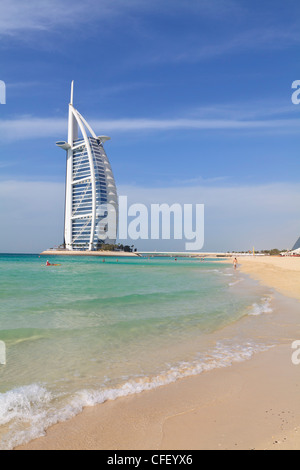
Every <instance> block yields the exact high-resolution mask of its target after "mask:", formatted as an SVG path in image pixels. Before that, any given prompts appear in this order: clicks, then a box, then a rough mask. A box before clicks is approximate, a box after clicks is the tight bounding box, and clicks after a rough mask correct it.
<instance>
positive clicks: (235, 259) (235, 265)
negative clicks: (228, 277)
mask: <svg viewBox="0 0 300 470" xmlns="http://www.w3.org/2000/svg"><path fill="white" fill-rule="evenodd" d="M237 264H238V260H237V258H234V260H233V266H234V269H236V268H237Z"/></svg>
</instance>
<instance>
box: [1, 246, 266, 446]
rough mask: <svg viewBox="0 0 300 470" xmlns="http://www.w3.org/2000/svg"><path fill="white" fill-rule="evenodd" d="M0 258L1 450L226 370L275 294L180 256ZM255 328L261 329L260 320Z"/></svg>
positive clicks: (247, 344)
mask: <svg viewBox="0 0 300 470" xmlns="http://www.w3.org/2000/svg"><path fill="white" fill-rule="evenodd" d="M45 262H46V259H45V258H44V257H39V256H38V255H0V340H1V341H3V342H4V343H5V345H6V357H7V362H6V365H0V449H11V448H13V447H14V446H16V445H17V444H20V443H24V442H28V441H29V440H31V439H33V438H35V437H37V436H41V435H43V433H44V432H45V430H46V429H47V427H49V426H50V425H52V424H54V423H56V422H58V421H62V420H66V419H68V418H70V417H72V416H74V415H76V414H78V413H79V412H80V411H81V410H82V408H83V407H84V406H89V405H94V404H97V403H102V402H104V401H106V400H107V399H115V398H117V397H120V396H124V395H128V394H134V393H139V392H141V391H143V390H148V389H151V388H155V387H158V386H161V385H164V384H167V383H170V382H172V381H175V380H177V379H179V378H181V377H185V376H188V375H193V374H199V373H202V372H204V371H207V370H211V369H213V368H216V367H227V366H228V367H229V366H230V365H231V364H232V363H234V362H236V361H242V360H247V359H250V358H251V357H252V355H253V354H255V353H257V352H260V351H263V350H265V349H267V348H268V347H270V346H272V344H273V338H270V337H269V336H268V335H267V336H266V335H265V336H264V335H262V334H255V331H257V326H256V325H257V321H258V317H260V318H262V317H265V316H268V315H269V314H271V313H272V312H273V310H274V308H275V306H274V302H275V299H274V296H273V294H272V292H271V291H269V290H268V289H267V288H265V287H262V286H259V285H258V284H257V283H255V282H252V281H250V280H249V279H247V277H246V276H245V275H242V274H241V273H240V272H239V271H236V272H235V271H234V270H233V267H232V265H231V264H227V263H226V262H224V261H218V260H205V261H204V262H203V261H201V260H199V259H191V258H178V260H177V261H176V260H175V259H174V258H147V257H146V258H119V259H116V258H108V259H106V261H105V262H103V260H102V258H93V257H91V258H88V257H74V258H73V257H72V258H69V257H60V258H59V257H55V258H54V257H53V258H51V262H54V263H60V264H61V266H57V267H49V268H48V267H45ZM259 321H261V320H259Z"/></svg>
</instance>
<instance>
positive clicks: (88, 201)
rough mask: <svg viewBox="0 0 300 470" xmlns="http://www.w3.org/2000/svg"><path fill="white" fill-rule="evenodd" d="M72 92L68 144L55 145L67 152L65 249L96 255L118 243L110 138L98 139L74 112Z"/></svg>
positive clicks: (116, 208) (72, 87) (116, 200)
mask: <svg viewBox="0 0 300 470" xmlns="http://www.w3.org/2000/svg"><path fill="white" fill-rule="evenodd" d="M73 90H74V82H72V85H71V100H70V104H69V123H68V141H67V142H65V141H60V142H56V145H57V146H58V147H60V148H62V149H64V150H66V152H67V174H66V195H65V228H64V246H65V248H66V249H67V250H90V251H93V250H96V249H98V248H100V247H101V245H102V244H103V243H115V241H116V237H117V220H118V196H117V189H116V184H115V180H114V176H113V173H112V169H111V166H110V163H109V160H108V158H107V155H106V153H105V150H104V143H105V142H106V141H107V140H109V139H110V137H107V136H103V135H102V136H97V135H96V134H95V132H94V131H93V129H92V128H91V127H90V125H89V124H88V123H87V121H86V120H85V119H84V118H83V117H82V116H81V114H80V113H79V112H78V111H77V110H76V109H75V108H74V106H73ZM108 221H110V227H108V225H109V224H108ZM108 230H109V232H108Z"/></svg>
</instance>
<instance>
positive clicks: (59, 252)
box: [40, 250, 140, 258]
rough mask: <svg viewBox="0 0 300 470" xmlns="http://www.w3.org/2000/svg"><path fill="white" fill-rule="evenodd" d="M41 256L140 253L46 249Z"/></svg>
mask: <svg viewBox="0 0 300 470" xmlns="http://www.w3.org/2000/svg"><path fill="white" fill-rule="evenodd" d="M40 256H101V257H103V256H114V257H116V258H118V257H139V256H140V255H139V254H138V253H131V252H126V251H104V250H103V251H75V250H45V251H43V252H42V253H40Z"/></svg>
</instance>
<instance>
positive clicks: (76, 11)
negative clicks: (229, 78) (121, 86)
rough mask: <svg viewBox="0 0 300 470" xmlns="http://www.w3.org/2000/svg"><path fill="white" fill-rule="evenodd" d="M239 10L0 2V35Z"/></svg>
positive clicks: (201, 2)
mask: <svg viewBox="0 0 300 470" xmlns="http://www.w3.org/2000/svg"><path fill="white" fill-rule="evenodd" d="M240 10H241V9H240V7H239V5H238V3H237V2H234V1H233V0H226V1H225V0H189V2H184V3H183V2H181V1H180V0H172V1H167V0H165V1H164V2H161V1H160V0H152V1H151V2H143V1H141V0H126V1H124V0H114V1H113V2H112V1H111V0H85V1H84V2H81V1H79V0H30V1H24V0H1V11H0V35H11V36H16V35H20V33H21V32H23V31H34V32H38V31H44V32H45V31H52V30H54V29H56V28H58V27H62V26H63V27H64V28H68V27H72V28H75V27H77V26H78V25H80V24H82V23H85V22H93V21H95V20H102V21H104V20H106V19H112V18H113V19H114V18H120V19H121V20H122V22H123V23H124V19H125V17H126V18H127V19H129V20H130V19H132V18H133V17H137V16H138V15H139V14H140V13H149V12H152V13H156V14H161V15H168V16H169V15H170V14H173V13H174V12H175V11H176V12H177V13H178V14H183V13H193V14H194V15H201V16H206V17H207V16H208V17H211V18H216V17H222V16H223V17H224V15H225V14H229V13H230V14H231V15H232V14H233V12H239V11H240Z"/></svg>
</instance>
